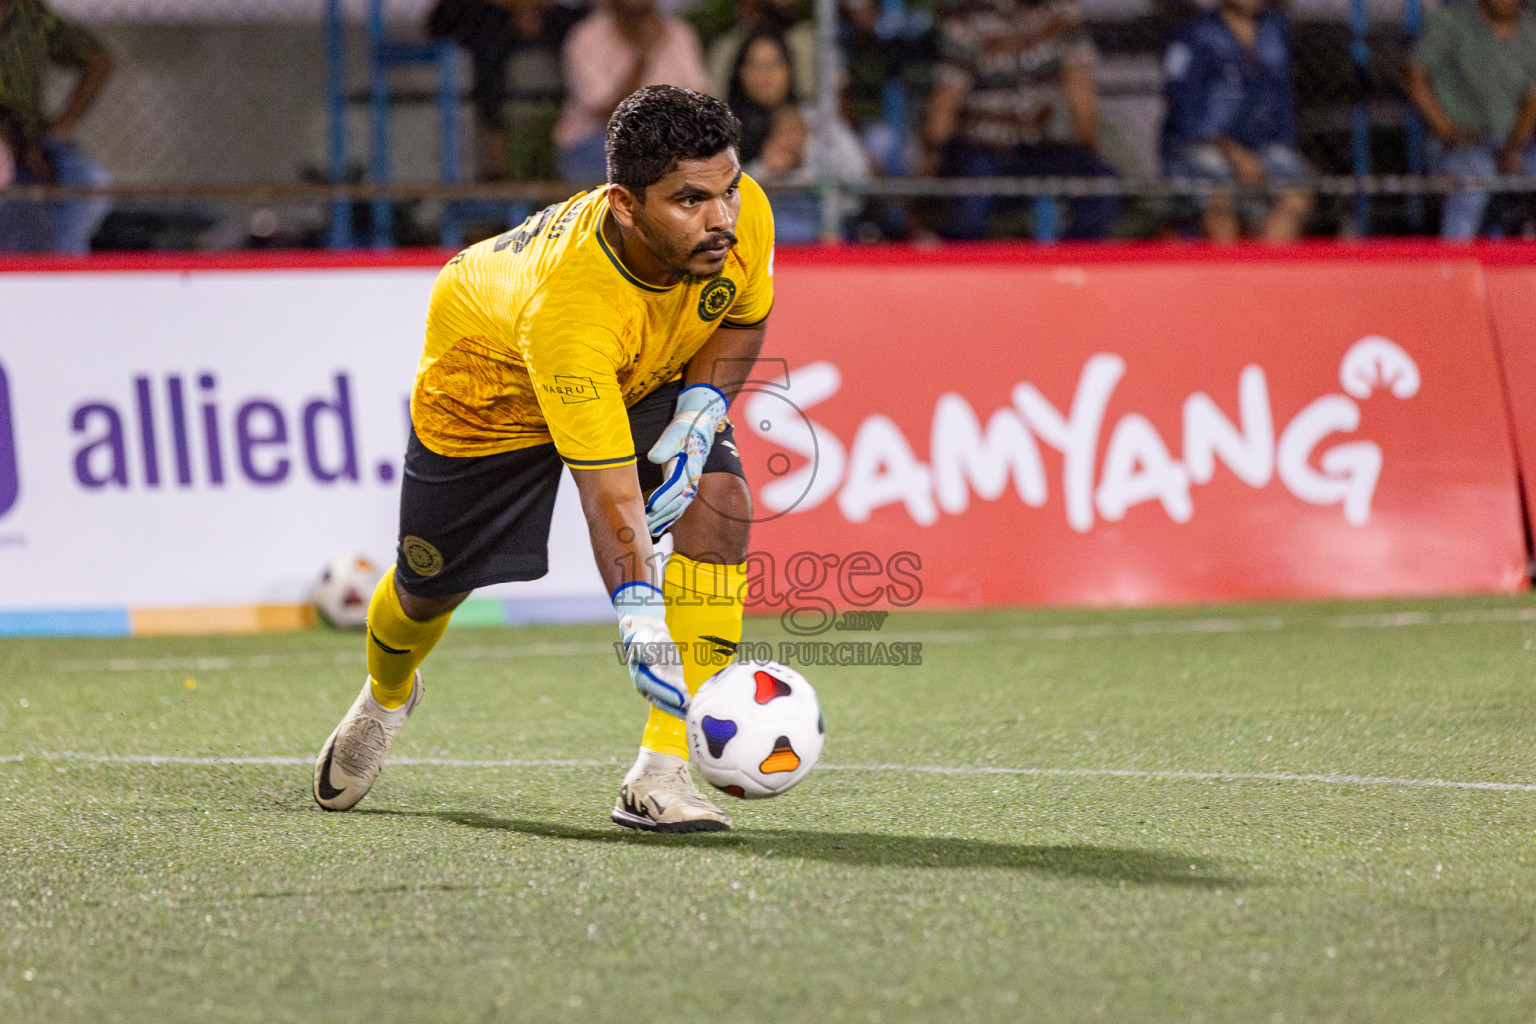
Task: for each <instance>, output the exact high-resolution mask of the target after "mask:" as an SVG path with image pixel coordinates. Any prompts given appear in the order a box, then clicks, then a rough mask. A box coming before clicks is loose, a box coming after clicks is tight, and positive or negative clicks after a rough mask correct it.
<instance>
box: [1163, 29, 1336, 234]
mask: <svg viewBox="0 0 1536 1024" xmlns="http://www.w3.org/2000/svg"><path fill="white" fill-rule="evenodd" d="M1266 2H1267V0H1221V6H1220V7H1219V8H1218V9H1217V10H1214V11H1210V12H1208V13H1206V14H1202V15H1200V16H1199V17H1196V18H1194V19H1192V20H1190V21H1187V22H1185V23H1184V24H1183V25H1182V26H1180V27H1179V29H1178V30H1177V31H1176V32H1175V34H1174V39H1173V42H1172V44H1170V45H1169V47H1168V54H1167V58H1166V60H1165V62H1164V69H1163V70H1164V73H1165V75H1166V85H1165V90H1166V93H1167V108H1168V114H1167V119H1166V120H1165V121H1164V122H1163V143H1162V144H1163V161H1164V164H1165V167H1166V170H1167V173H1168V174H1169V176H1170V177H1175V178H1196V179H1205V180H1208V181H1215V182H1220V183H1221V184H1223V185H1234V184H1235V185H1239V186H1243V187H1244V188H1245V189H1249V190H1253V191H1250V192H1248V193H1247V194H1246V195H1245V198H1244V199H1242V200H1241V201H1237V200H1234V199H1233V197H1232V193H1231V192H1227V191H1223V192H1217V193H1214V194H1212V195H1210V196H1207V197H1203V199H1202V205H1203V207H1204V210H1203V222H1204V227H1205V233H1206V235H1207V237H1209V238H1212V239H1214V240H1216V241H1223V242H1230V241H1236V240H1237V239H1238V238H1239V237H1240V236H1241V235H1242V233H1243V228H1244V226H1245V225H1246V226H1247V227H1248V229H1249V231H1250V232H1251V233H1252V234H1254V235H1255V236H1257V237H1259V238H1262V239H1264V240H1265V241H1269V242H1288V241H1292V240H1294V239H1296V238H1298V237H1300V235H1301V229H1302V225H1303V223H1304V222H1305V220H1306V217H1307V213H1308V212H1309V211H1310V209H1311V206H1312V197H1311V195H1310V193H1309V192H1308V191H1307V189H1305V188H1304V187H1302V186H1301V182H1302V181H1303V180H1304V179H1305V178H1306V177H1307V176H1308V174H1309V173H1310V169H1309V168H1308V167H1307V165H1306V162H1305V161H1304V160H1302V158H1301V156H1300V154H1298V153H1297V152H1296V148H1295V146H1296V92H1295V87H1294V85H1293V83H1292V79H1291V33H1290V26H1289V24H1288V23H1287V22H1286V20H1285V16H1284V15H1283V14H1281V13H1279V12H1278V11H1273V10H1264V9H1263V8H1264V6H1265V3H1266ZM1266 188H1268V189H1269V190H1270V191H1269V193H1268V194H1264V193H1261V192H1260V191H1259V190H1261V189H1266Z"/></svg>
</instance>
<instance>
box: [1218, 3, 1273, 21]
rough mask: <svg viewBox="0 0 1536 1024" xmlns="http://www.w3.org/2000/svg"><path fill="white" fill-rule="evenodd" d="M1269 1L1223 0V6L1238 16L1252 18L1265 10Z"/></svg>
mask: <svg viewBox="0 0 1536 1024" xmlns="http://www.w3.org/2000/svg"><path fill="white" fill-rule="evenodd" d="M1266 2H1267V0H1221V6H1222V7H1223V8H1225V9H1227V10H1229V11H1231V12H1233V13H1234V14H1236V15H1239V16H1240V17H1244V18H1252V17H1255V16H1257V15H1258V13H1259V11H1261V10H1262V9H1263V8H1264V4H1265V3H1266Z"/></svg>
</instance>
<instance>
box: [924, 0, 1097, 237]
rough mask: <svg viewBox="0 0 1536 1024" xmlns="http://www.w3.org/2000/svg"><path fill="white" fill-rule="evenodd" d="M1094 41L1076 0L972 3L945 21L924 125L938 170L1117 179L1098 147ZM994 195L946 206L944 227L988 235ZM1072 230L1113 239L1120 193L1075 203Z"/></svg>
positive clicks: (954, 232)
mask: <svg viewBox="0 0 1536 1024" xmlns="http://www.w3.org/2000/svg"><path fill="white" fill-rule="evenodd" d="M1096 59H1097V57H1096V51H1095V49H1094V45H1093V41H1092V40H1091V39H1090V38H1089V37H1088V31H1087V29H1086V28H1085V27H1084V24H1083V13H1082V10H1081V9H1080V8H1079V7H1078V5H1077V3H1076V0H1034V2H1022V0H964V2H962V3H961V4H960V5H959V6H957V7H956V8H955V9H953V10H952V11H951V12H950V13H948V14H946V15H945V17H944V18H943V20H942V21H941V23H940V26H939V67H938V70H937V71H936V72H935V74H934V85H933V95H932V97H931V98H930V100H929V103H928V110H927V114H926V116H925V118H924V124H923V141H924V143H925V144H926V145H927V147H928V149H929V157H928V162H929V165H930V167H932V166H934V165H936V166H937V170H938V172H939V173H940V174H942V175H943V176H945V177H949V178H980V177H992V176H996V175H1007V176H1021V177H1094V178H1104V177H1113V176H1114V175H1115V169H1114V168H1113V167H1111V166H1110V165H1109V164H1108V163H1106V162H1105V161H1104V159H1103V158H1102V157H1100V156H1099V154H1098V138H1099V98H1098V89H1097V87H1096V86H1095V85H1094V81H1093V68H1094V64H1095V62H1096ZM994 203H995V201H994V199H993V198H992V197H991V196H964V197H961V198H958V199H955V200H953V201H951V202H950V203H948V204H946V205H947V207H948V209H947V212H946V223H945V225H944V228H943V233H944V234H946V235H947V236H949V237H951V238H962V239H964V238H985V237H986V236H987V235H988V233H989V222H990V218H991V215H992V212H993V207H994ZM1068 207H1069V212H1068V217H1067V224H1066V230H1065V232H1064V235H1065V237H1068V238H1104V237H1106V236H1107V235H1108V234H1109V231H1110V228H1111V226H1112V225H1113V223H1114V219H1115V214H1116V212H1117V210H1118V208H1119V203H1118V200H1117V199H1116V198H1115V197H1114V196H1089V197H1083V198H1078V199H1073V200H1071V202H1070V203H1069V204H1068Z"/></svg>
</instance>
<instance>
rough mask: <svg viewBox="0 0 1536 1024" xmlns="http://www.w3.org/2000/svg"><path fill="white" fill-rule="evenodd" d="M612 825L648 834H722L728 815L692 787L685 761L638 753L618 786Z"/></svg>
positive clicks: (671, 756) (671, 755)
mask: <svg viewBox="0 0 1536 1024" xmlns="http://www.w3.org/2000/svg"><path fill="white" fill-rule="evenodd" d="M612 818H613V821H614V824H616V825H623V826H624V827H625V828H639V829H644V830H645V831H647V832H721V831H724V830H725V829H728V828H730V827H731V816H730V815H729V814H726V813H725V812H724V811H722V810H721V809H720V808H718V807H716V806H715V805H714V804H712V803H710V802H709V801H708V800H707V799H706V798H705V796H704V794H703V793H700V792H699V790H698V788H697V787H696V786H694V784H693V776H691V775H689V774H688V762H687V761H686V760H684V759H683V758H681V757H677V756H676V755H674V754H658V753H657V752H655V751H654V750H641V751H640V756H639V757H638V758H637V759H636V760H635V766H634V767H633V768H631V769H630V770H629V774H628V775H625V776H624V783H623V785H621V786H620V787H619V802H618V803H616V804H614V805H613V814H612Z"/></svg>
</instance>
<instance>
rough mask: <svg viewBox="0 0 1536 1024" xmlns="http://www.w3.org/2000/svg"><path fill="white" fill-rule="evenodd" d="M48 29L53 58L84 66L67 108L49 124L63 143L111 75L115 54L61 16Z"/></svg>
mask: <svg viewBox="0 0 1536 1024" xmlns="http://www.w3.org/2000/svg"><path fill="white" fill-rule="evenodd" d="M45 32H46V35H47V38H48V57H49V59H50V60H52V61H54V62H56V63H58V64H63V65H66V66H74V67H78V68H79V69H80V77H79V78H78V79H76V80H75V85H74V88H72V89H71V90H70V91H69V95H68V96H67V97H66V98H65V100H64V105H63V107H61V108H60V109H59V112H58V113H57V114H56V115H54V117H53V119H52V120H51V121H50V122H49V123H48V134H49V135H50V136H51V137H53V138H54V139H57V140H58V141H60V142H67V141H69V140H70V139H71V138H72V137H73V136H74V133H75V126H76V125H77V124H79V122H80V119H81V118H83V117H84V116H85V115H86V112H87V111H89V110H90V109H91V105H92V104H93V103H95V102H96V97H97V95H98V94H99V93H100V92H101V88H102V86H103V85H105V84H106V82H107V78H108V77H110V76H111V74H112V55H111V53H110V52H108V50H107V48H106V47H105V46H103V45H102V43H101V41H100V40H99V39H97V38H96V36H95V35H93V34H92V33H90V32H88V31H86V30H85V29H84V28H82V27H80V26H79V25H77V24H75V23H74V22H71V21H66V20H64V19H63V18H59V17H58V16H57V15H55V16H53V17H52V19H51V20H50V21H49V23H48V25H47V26H46V28H45Z"/></svg>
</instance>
